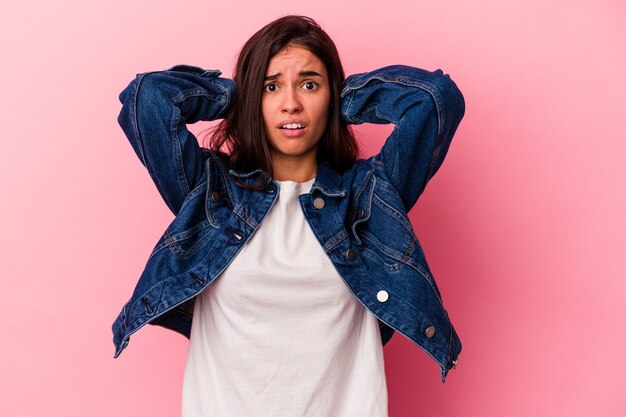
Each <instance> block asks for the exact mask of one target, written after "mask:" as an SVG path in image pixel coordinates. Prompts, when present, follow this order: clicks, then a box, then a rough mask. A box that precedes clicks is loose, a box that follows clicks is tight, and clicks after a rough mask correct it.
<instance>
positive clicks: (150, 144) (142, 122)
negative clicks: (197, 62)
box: [117, 65, 235, 214]
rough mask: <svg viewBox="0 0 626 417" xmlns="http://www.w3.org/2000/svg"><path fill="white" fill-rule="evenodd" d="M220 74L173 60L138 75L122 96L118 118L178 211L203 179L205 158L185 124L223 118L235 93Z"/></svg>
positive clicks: (161, 189) (232, 84)
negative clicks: (169, 64) (167, 65)
mask: <svg viewBox="0 0 626 417" xmlns="http://www.w3.org/2000/svg"><path fill="white" fill-rule="evenodd" d="M220 75H221V72H220V71H218V70H204V69H202V68H199V67H195V66H191V65H175V66H173V67H172V68H169V69H168V70H165V71H151V72H145V73H140V74H137V77H136V78H135V79H134V80H133V81H132V82H131V83H130V84H129V85H128V86H127V87H126V88H125V89H124V90H123V91H122V92H121V93H120V95H119V99H120V102H121V103H122V105H123V106H122V110H121V111H120V114H119V116H118V118H117V120H118V123H119V124H120V126H121V127H122V130H123V131H124V133H125V134H126V137H127V138H128V140H129V141H130V143H131V145H132V147H133V149H134V150H135V153H136V154H137V156H138V157H139V159H140V160H141V163H142V164H143V165H144V166H145V167H146V168H147V169H148V172H149V173H150V176H151V177H152V180H153V181H154V183H155V184H156V187H157V189H158V190H159V193H161V196H162V197H163V200H165V203H166V204H167V205H168V207H169V208H170V210H172V212H173V213H174V214H177V213H178V211H179V210H180V208H181V206H182V204H183V201H184V200H185V197H186V196H187V195H188V194H189V192H190V191H191V190H192V189H193V188H194V187H195V186H196V185H197V184H198V183H199V181H200V178H201V177H202V172H203V165H204V160H205V159H206V158H205V157H204V156H203V152H202V150H201V148H200V146H199V145H198V141H197V139H196V138H195V136H194V135H193V134H192V133H191V132H189V131H188V130H187V127H186V124H188V123H189V124H191V123H195V122H197V121H199V120H215V119H219V118H221V117H223V116H224V115H225V114H226V112H227V109H228V107H229V105H230V104H231V103H232V101H233V98H234V94H235V83H234V82H233V81H232V80H230V79H228V78H220V77H219V76H220Z"/></svg>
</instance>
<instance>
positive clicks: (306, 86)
mask: <svg viewBox="0 0 626 417" xmlns="http://www.w3.org/2000/svg"><path fill="white" fill-rule="evenodd" d="M303 87H304V89H305V90H315V89H316V88H317V83H316V82H315V81H307V82H305V83H304V84H303Z"/></svg>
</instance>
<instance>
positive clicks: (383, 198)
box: [113, 16, 464, 417]
mask: <svg viewBox="0 0 626 417" xmlns="http://www.w3.org/2000/svg"><path fill="white" fill-rule="evenodd" d="M220 75H221V72H219V71H216V70H205V69H202V68H200V67H196V66H190V65H176V66H174V67H172V68H170V69H168V70H166V71H152V72H146V73H141V74H138V75H137V78H136V79H135V80H133V81H132V82H131V83H130V84H129V86H128V87H127V88H126V89H124V91H122V93H121V94H120V100H121V102H122V104H123V108H122V111H121V113H120V116H119V119H118V120H119V123H120V125H121V127H122V129H123V130H124V132H125V134H126V136H127V137H128V139H129V140H130V143H131V145H132V146H133V149H134V150H135V152H136V153H137V156H138V157H139V159H140V160H141V162H142V163H143V164H144V165H145V167H146V168H147V169H148V172H149V173H150V175H151V177H152V179H153V180H154V182H155V184H156V186H157V188H158V190H159V192H160V193H161V195H162V196H163V199H164V200H165V202H166V203H167V205H168V206H169V207H170V209H171V210H172V211H173V213H174V214H175V215H176V217H175V219H174V220H173V222H172V223H171V224H170V225H169V226H168V227H167V229H166V230H165V232H164V233H163V235H162V237H161V239H159V241H158V242H157V244H156V246H155V248H154V250H153V252H152V254H151V255H150V258H149V259H148V262H147V264H146V267H145V270H144V272H143V274H142V276H141V278H140V279H139V282H138V283H137V286H136V288H135V291H134V293H133V295H132V297H131V298H130V300H129V301H128V302H127V303H126V305H125V306H124V307H123V309H122V311H121V313H120V314H119V316H118V317H117V319H116V320H115V323H114V324H113V334H114V343H115V346H116V352H115V357H117V356H119V355H120V353H121V352H122V350H123V349H124V348H125V347H126V346H127V345H128V341H129V337H130V335H131V334H133V333H134V332H136V331H137V330H138V329H140V328H141V327H143V326H144V325H145V324H147V323H150V324H154V325H160V326H163V327H166V328H169V329H172V330H175V331H177V332H179V333H181V334H183V335H185V336H187V337H189V338H190V345H189V351H188V356H187V362H186V367H185V375H184V386H183V415H184V416H185V417H191V416H290V417H293V416H328V417H331V416H332V417H341V416H346V417H347V416H351V417H352V416H369V417H378V416H387V390H386V381H385V373H384V364H383V354H382V346H383V345H384V344H385V343H387V341H389V339H390V338H391V337H392V335H393V334H394V332H396V331H397V332H399V333H400V334H402V335H403V336H405V337H406V338H408V339H409V340H411V341H412V342H413V343H415V344H416V345H417V346H419V347H420V348H421V349H423V350H424V351H425V352H426V353H428V354H429V355H430V356H431V357H432V358H433V359H434V360H435V361H436V362H437V363H438V364H439V366H440V368H441V376H442V381H445V377H446V375H447V373H448V371H449V370H450V369H451V368H452V367H454V366H456V361H457V357H458V355H459V352H460V351H461V343H460V340H459V338H458V336H457V334H456V332H455V330H454V328H453V326H452V324H451V323H450V320H449V318H448V314H447V312H446V310H445V309H444V307H443V303H442V300H441V295H440V293H439V290H438V288H437V286H436V284H435V281H434V279H433V277H432V274H431V272H430V270H429V268H428V265H427V263H426V259H425V257H424V253H423V251H422V249H421V247H420V245H419V242H418V240H417V238H416V236H415V234H414V232H413V229H412V227H411V223H410V222H409V220H408V216H407V212H408V211H409V210H410V209H411V208H412V207H413V205H414V204H415V202H416V200H417V198H418V197H419V196H420V195H421V193H422V192H423V191H424V187H425V186H426V184H427V182H428V181H429V180H430V178H432V176H433V175H434V174H435V172H437V170H438V169H439V167H440V165H441V163H442V162H443V159H444V157H445V155H446V153H447V150H448V147H449V145H450V141H451V140H452V137H453V135H454V133H455V131H456V128H457V126H458V125H459V123H460V121H461V118H462V117H463V114H464V100H463V96H462V94H461V92H460V91H459V89H458V88H457V86H456V84H455V83H454V82H453V81H452V80H451V79H450V77H449V76H448V75H445V74H443V72H442V71H441V70H436V71H434V72H429V71H426V70H422V69H419V68H414V67H408V66H403V65H394V66H389V67H385V68H380V69H377V70H374V71H371V72H368V73H361V74H354V75H352V76H350V77H348V78H347V79H344V72H343V69H342V66H341V62H340V60H339V55H338V53H337V50H336V48H335V45H334V43H333V42H332V40H331V39H330V38H329V37H328V35H327V34H326V33H325V32H324V31H323V30H322V29H321V28H320V27H319V25H317V23H315V22H314V21H313V20H312V19H310V18H306V17H302V16H286V17H283V18H280V19H278V20H276V21H274V22H272V23H270V24H268V25H267V26H265V27H264V28H262V29H261V30H259V31H258V32H257V33H256V34H255V35H254V36H252V38H250V40H248V42H247V43H246V44H245V45H244V47H243V49H242V50H241V52H240V55H239V58H238V61H237V67H236V71H235V74H234V80H230V79H228V78H221V77H220ZM215 119H223V120H222V121H221V122H220V124H219V125H218V128H217V129H216V130H215V131H214V133H213V136H212V138H211V139H212V140H211V143H210V146H209V147H208V148H202V147H200V146H199V145H198V142H197V140H196V138H195V137H194V136H193V135H192V134H191V133H190V132H189V131H188V130H187V128H186V124H188V123H195V122H196V121H198V120H215ZM364 122H369V123H393V124H395V129H394V130H393V133H392V134H391V135H390V136H389V137H388V138H387V140H386V142H385V144H384V145H383V147H382V149H381V151H380V152H379V153H377V154H376V155H374V156H372V157H370V158H367V159H357V157H358V147H357V144H356V142H355V139H354V137H353V135H352V133H351V131H350V129H349V127H348V124H358V123H364ZM192 318H193V320H192Z"/></svg>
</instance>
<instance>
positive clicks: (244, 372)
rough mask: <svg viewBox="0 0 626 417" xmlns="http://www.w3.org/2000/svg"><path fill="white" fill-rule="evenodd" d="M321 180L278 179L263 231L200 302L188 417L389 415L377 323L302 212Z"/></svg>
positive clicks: (188, 371) (186, 384)
mask: <svg viewBox="0 0 626 417" xmlns="http://www.w3.org/2000/svg"><path fill="white" fill-rule="evenodd" d="M314 180H315V179H311V180H309V181H306V182H303V183H298V182H294V181H278V183H279V184H280V193H279V198H278V200H277V201H276V202H275V203H274V206H273V207H272V208H271V209H270V212H269V213H268V214H267V216H266V217H265V219H264V220H263V222H262V224H261V225H260V226H259V228H258V229H257V230H256V232H255V233H254V234H253V235H252V237H251V238H250V240H249V241H248V242H247V243H246V245H245V246H244V247H243V248H242V249H241V252H240V253H239V254H238V255H237V256H236V257H235V258H234V259H233V261H232V262H231V264H230V265H229V266H228V267H227V268H226V269H225V270H224V271H223V273H222V274H221V275H220V276H219V277H218V278H217V279H216V281H215V282H213V283H212V284H211V285H209V286H208V287H207V288H206V289H205V290H204V291H203V292H202V293H200V294H199V295H198V296H197V299H196V302H195V310H194V318H193V323H192V328H191V340H190V344H189V351H188V354H187V362H186V366H185V374H184V381H183V404H182V412H183V413H182V415H183V417H283V416H284V417H387V384H386V379H385V369H384V360H383V350H382V345H381V341H380V330H379V327H378V322H377V320H376V317H375V316H374V315H373V314H372V313H371V312H370V311H369V310H367V309H366V308H365V307H364V306H363V305H362V304H361V303H360V301H359V300H358V299H357V298H356V297H355V296H353V295H352V294H351V292H350V289H349V288H348V287H347V286H346V284H345V283H344V282H343V280H342V278H341V277H340V276H339V275H338V273H337V271H336V270H335V268H334V266H333V264H332V262H331V261H330V259H329V258H328V256H327V255H326V254H325V253H324V251H323V249H322V247H321V246H320V244H319V242H318V240H317V239H316V238H315V235H314V234H313V231H312V230H311V228H310V226H309V224H308V223H307V221H306V218H305V217H304V214H303V212H302V208H301V206H300V202H299V195H300V194H305V193H308V192H309V191H310V189H311V185H312V184H313V182H314Z"/></svg>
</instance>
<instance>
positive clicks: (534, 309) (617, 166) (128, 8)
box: [0, 0, 626, 417]
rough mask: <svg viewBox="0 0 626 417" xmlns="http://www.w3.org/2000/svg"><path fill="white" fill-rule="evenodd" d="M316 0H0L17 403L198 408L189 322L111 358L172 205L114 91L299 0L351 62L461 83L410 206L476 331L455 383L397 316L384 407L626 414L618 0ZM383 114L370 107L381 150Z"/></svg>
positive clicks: (6, 240) (50, 409)
mask: <svg viewBox="0 0 626 417" xmlns="http://www.w3.org/2000/svg"><path fill="white" fill-rule="evenodd" d="M314 3H315V5H314V6H298V5H297V4H296V3H294V2H292V1H290V2H287V1H281V2H278V1H277V2H274V3H273V4H271V5H264V4H260V3H259V2H257V1H251V0H244V1H239V2H236V4H232V3H229V2H220V3H215V2H200V1H189V2H187V3H186V4H185V7H184V8H182V7H180V6H177V7H174V6H173V5H174V4H175V3H174V2H172V1H170V0H168V1H163V0H157V1H155V0H150V1H147V0H143V1H120V0H115V1H106V2H103V1H100V2H93V1H77V0H76V1H61V2H39V4H33V3H28V2H15V1H12V2H9V1H6V2H2V3H1V4H0V35H1V36H0V46H1V52H2V65H1V68H0V82H1V83H2V84H1V90H0V91H1V92H2V99H1V100H0V120H1V126H2V138H1V141H2V152H0V186H1V190H2V195H3V198H2V204H1V206H0V209H1V210H2V213H1V216H0V222H1V230H2V238H1V239H0V253H1V259H0V277H1V283H2V291H0V309H1V314H0V320H1V321H0V326H1V329H0V330H1V336H2V338H3V340H2V343H1V344H0V346H1V348H0V349H1V355H0V374H1V375H2V376H1V377H0V415H1V416H12V417H15V416H34V415H44V416H65V417H73V416H81V417H82V416H94V417H96V416H107V417H108V416H114V415H121V416H138V417H139V416H177V415H180V399H181V383H182V375H183V374H182V372H183V365H184V360H185V355H186V348H187V341H186V339H184V338H183V337H181V336H179V335H177V334H175V333H173V332H169V331H166V330H163V329H161V328H156V327H153V326H148V327H145V328H143V329H142V330H141V331H140V332H139V333H137V334H135V335H134V336H133V337H132V339H131V343H130V345H129V347H128V348H127V349H126V351H124V354H122V356H121V357H120V358H119V359H115V360H114V359H113V352H114V349H113V344H112V341H111V330H110V326H111V323H112V321H113V319H114V318H115V317H116V315H117V313H118V312H119V310H120V308H121V307H122V305H123V303H124V302H125V301H126V300H127V299H128V297H129V296H130V294H131V291H132V289H133V286H134V284H135V282H136V280H137V278H138V277H139V275H140V273H141V271H142V269H143V266H144V264H145V261H146V260H147V257H148V255H149V253H150V251H151V249H152V247H153V245H154V243H156V240H157V239H158V238H159V236H160V235H161V233H162V231H163V230H164V228H165V227H166V226H167V224H168V223H169V221H170V220H171V219H172V215H171V213H170V212H169V211H168V209H167V208H166V206H165V204H164V203H163V202H162V201H161V199H160V197H159V195H158V193H157V191H156V188H155V187H154V185H153V184H152V183H151V181H150V179H149V176H148V174H147V172H146V171H145V170H144V168H143V166H141V164H140V163H139V161H138V160H137V159H136V157H135V155H134V153H133V152H132V149H131V147H130V145H129V144H128V143H127V141H126V138H125V137H124V135H123V133H122V131H121V129H120V128H119V127H118V125H117V121H116V117H117V114H118V112H119V109H120V103H119V102H118V99H117V95H118V93H119V92H120V91H121V90H122V88H124V87H125V86H126V85H127V84H128V82H130V80H131V79H132V78H133V77H134V76H135V74H136V73H138V72H143V71H148V70H158V69H165V68H167V67H170V66H172V65H175V64H178V63H187V64H192V65H199V66H202V67H205V68H219V69H222V70H223V71H224V73H225V75H230V74H231V68H232V67H233V64H234V60H235V56H236V53H237V52H238V50H239V48H240V46H241V45H242V44H243V42H244V41H245V40H246V39H247V38H248V37H249V36H250V35H252V34H253V33H254V32H255V31H256V30H257V29H258V28H260V27H261V26H262V25H264V24H266V23H268V22H269V21H271V20H273V19H274V18H276V17H279V16H281V15H283V14H288V13H299V14H305V15H310V16H312V17H314V18H316V19H317V20H318V21H319V22H320V23H321V24H322V26H323V27H324V28H325V29H326V30H327V31H328V33H329V34H330V35H331V37H333V39H334V40H335V41H336V43H337V46H338V48H339V51H340V54H341V56H342V59H343V63H344V66H345V68H346V71H347V72H348V73H353V72H361V71H367V70H370V69H374V68H376V67H379V66H383V65H387V64H392V63H403V64H409V65H415V66H419V67H422V68H426V69H429V70H433V69H436V68H442V69H443V70H444V71H445V72H447V73H449V74H451V76H452V77H453V79H454V80H455V81H456V82H457V84H458V85H459V87H460V88H461V90H462V91H463V93H464V94H465V99H466V105H467V111H466V116H465V119H464V120H463V122H462V123H461V125H460V127H459V130H458V131H457V134H456V138H455V140H454V142H453V144H452V147H451V149H450V152H449V155H448V158H447V160H446V162H445V163H444V165H443V167H442V169H441V171H440V172H439V173H438V174H437V176H436V177H435V178H434V179H433V181H432V182H431V184H430V186H429V189H427V191H426V193H425V194H424V195H423V197H422V198H421V200H420V201H419V202H418V204H417V206H416V207H415V208H414V210H413V211H412V212H411V219H412V221H413V224H414V226H415V228H416V231H417V234H418V236H419V237H420V239H421V242H422V244H423V246H424V249H425V251H426V254H427V256H428V259H429V261H430V265H431V268H432V270H433V272H434V274H435V276H436V278H437V280H438V283H439V286H440V287H441V289H442V292H443V295H444V301H445V303H446V306H447V308H448V310H449V313H450V315H451V317H452V319H453V321H454V323H455V325H456V327H457V329H458V332H459V335H460V337H461V339H462V341H463V344H464V350H463V352H462V353H461V356H460V358H459V365H458V367H457V369H456V370H453V371H452V372H451V373H450V375H449V378H448V380H447V382H446V383H445V384H441V382H440V379H439V373H438V372H439V371H438V368H437V365H436V364H435V363H434V362H433V361H432V360H431V359H430V358H429V357H428V356H427V355H426V354H425V353H423V352H422V351H421V350H420V349H418V348H417V347H415V346H414V345H412V344H411V343H410V342H409V341H408V340H406V339H404V338H402V336H400V335H396V336H394V338H393V339H392V341H391V342H390V343H389V344H388V345H387V346H386V347H385V360H386V371H387V378H388V387H389V408H390V416H392V417H404V416H455V417H465V416H467V417H474V416H507V417H518V416H519V417H522V416H523V417H526V416H557V415H558V416H568V417H578V416H580V417H583V416H584V417H588V416H624V415H625V414H626V404H625V403H624V401H623V391H624V387H625V386H626V359H625V355H624V344H625V343H626V319H625V318H626V307H625V305H626V303H625V302H624V300H625V299H626V297H625V293H626V283H625V282H626V281H625V276H626V261H625V258H626V256H625V255H624V248H625V247H626V233H625V232H626V227H625V225H626V220H625V218H626V216H624V214H625V213H626V197H625V193H624V191H625V186H626V169H625V167H624V165H625V162H626V161H625V159H626V158H625V156H626V145H625V141H626V127H625V126H626V125H625V123H624V122H625V121H626V111H625V109H626V104H625V97H626V82H625V81H624V76H626V54H624V50H625V49H624V44H625V41H626V25H624V21H625V20H626V19H625V18H626V13H625V12H626V6H624V3H623V1H621V0H604V1H591V0H583V1H573V2H572V1H545V0H542V1H536V0H531V1H528V0H524V1H522V0H517V1H504V2H503V1H500V0H483V1H468V2H457V3H455V2H451V1H436V2H432V1H430V2H419V1H418V2H415V1H407V2H405V3H401V2H397V1H393V0H392V1H387V2H382V3H381V2H380V1H369V0H368V1H360V2H357V1H346V2H340V3H337V2H335V1H329V0H320V1H317V2H314ZM382 5H384V7H382ZM203 127H206V125H205V126H202V125H194V126H193V127H192V130H193V131H196V132H198V131H199V129H201V128H203ZM388 131H389V130H388V127H376V128H374V127H370V126H363V127H361V128H359V130H358V132H359V137H360V139H361V141H362V143H363V148H364V151H365V154H366V156H369V155H371V154H372V153H374V152H377V151H378V149H379V147H380V145H381V144H382V141H383V139H384V137H385V134H386V133H387V132H388Z"/></svg>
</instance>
